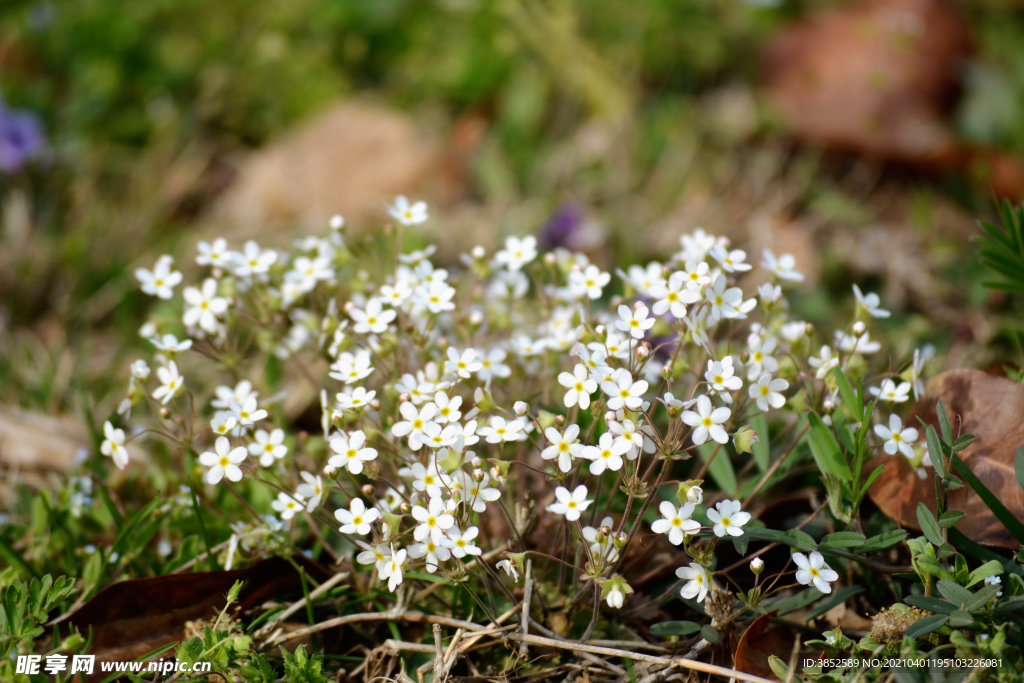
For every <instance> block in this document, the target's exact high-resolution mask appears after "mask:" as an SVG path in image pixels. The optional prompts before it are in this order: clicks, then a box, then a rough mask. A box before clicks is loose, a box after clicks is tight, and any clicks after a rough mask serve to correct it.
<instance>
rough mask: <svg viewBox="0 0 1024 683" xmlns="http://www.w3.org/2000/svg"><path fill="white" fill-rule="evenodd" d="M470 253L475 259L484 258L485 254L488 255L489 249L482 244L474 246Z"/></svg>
mask: <svg viewBox="0 0 1024 683" xmlns="http://www.w3.org/2000/svg"><path fill="white" fill-rule="evenodd" d="M470 253H471V254H472V255H473V258H475V259H482V258H483V257H484V256H487V250H486V249H484V248H483V247H481V246H480V245H477V246H475V247H473V251H472V252H470Z"/></svg>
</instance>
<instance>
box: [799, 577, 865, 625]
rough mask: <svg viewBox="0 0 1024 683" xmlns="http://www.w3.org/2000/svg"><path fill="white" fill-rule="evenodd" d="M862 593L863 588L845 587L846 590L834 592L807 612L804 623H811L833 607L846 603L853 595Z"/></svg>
mask: <svg viewBox="0 0 1024 683" xmlns="http://www.w3.org/2000/svg"><path fill="white" fill-rule="evenodd" d="M863 592H864V588H863V586H847V587H846V588H843V589H842V590H839V591H836V592H835V593H833V594H832V595H830V596H828V597H827V598H826V599H824V600H822V601H821V604H819V605H818V606H817V607H815V608H814V609H812V610H811V611H810V612H808V613H807V618H806V619H805V621H811V620H812V619H817V618H818V617H820V616H821V615H822V614H824V613H825V612H827V611H829V610H830V609H832V608H833V607H835V606H837V605H841V604H843V603H844V602H846V601H847V600H849V599H850V598H852V597H853V596H854V595H857V594H858V593H863Z"/></svg>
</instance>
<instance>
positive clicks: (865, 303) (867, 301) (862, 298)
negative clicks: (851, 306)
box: [853, 285, 892, 318]
mask: <svg viewBox="0 0 1024 683" xmlns="http://www.w3.org/2000/svg"><path fill="white" fill-rule="evenodd" d="M853 295H854V296H855V297H856V298H857V303H858V304H860V306H861V308H863V309H864V310H865V311H866V312H867V314H868V315H870V316H871V317H872V318H888V317H889V316H890V315H892V314H891V313H889V311H886V310H884V309H882V308H879V307H878V306H879V304H880V303H881V301H880V300H879V298H878V295H877V294H875V293H874V292H871V293H869V294H862V293H861V291H860V287H858V286H857V285H854V286H853Z"/></svg>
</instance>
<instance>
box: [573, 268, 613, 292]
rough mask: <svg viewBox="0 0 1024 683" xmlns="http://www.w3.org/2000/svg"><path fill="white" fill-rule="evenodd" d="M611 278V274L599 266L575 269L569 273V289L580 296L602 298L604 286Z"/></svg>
mask: <svg viewBox="0 0 1024 683" xmlns="http://www.w3.org/2000/svg"><path fill="white" fill-rule="evenodd" d="M611 278H612V276H611V275H609V274H608V273H605V272H602V271H601V269H600V268H598V267H597V266H593V265H591V266H587V267H586V269H584V270H582V271H578V270H574V271H573V272H571V273H569V289H570V290H571V291H572V293H573V294H575V295H576V296H579V297H582V296H586V297H589V298H590V299H600V298H601V290H602V288H604V287H605V285H607V284H608V281H609V280H611Z"/></svg>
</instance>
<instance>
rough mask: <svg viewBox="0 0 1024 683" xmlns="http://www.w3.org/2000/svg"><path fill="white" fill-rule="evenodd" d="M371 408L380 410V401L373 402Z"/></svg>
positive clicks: (374, 400)
mask: <svg viewBox="0 0 1024 683" xmlns="http://www.w3.org/2000/svg"><path fill="white" fill-rule="evenodd" d="M370 407H371V408H373V409H374V410H380V401H378V400H377V399H373V400H371V401H370Z"/></svg>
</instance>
